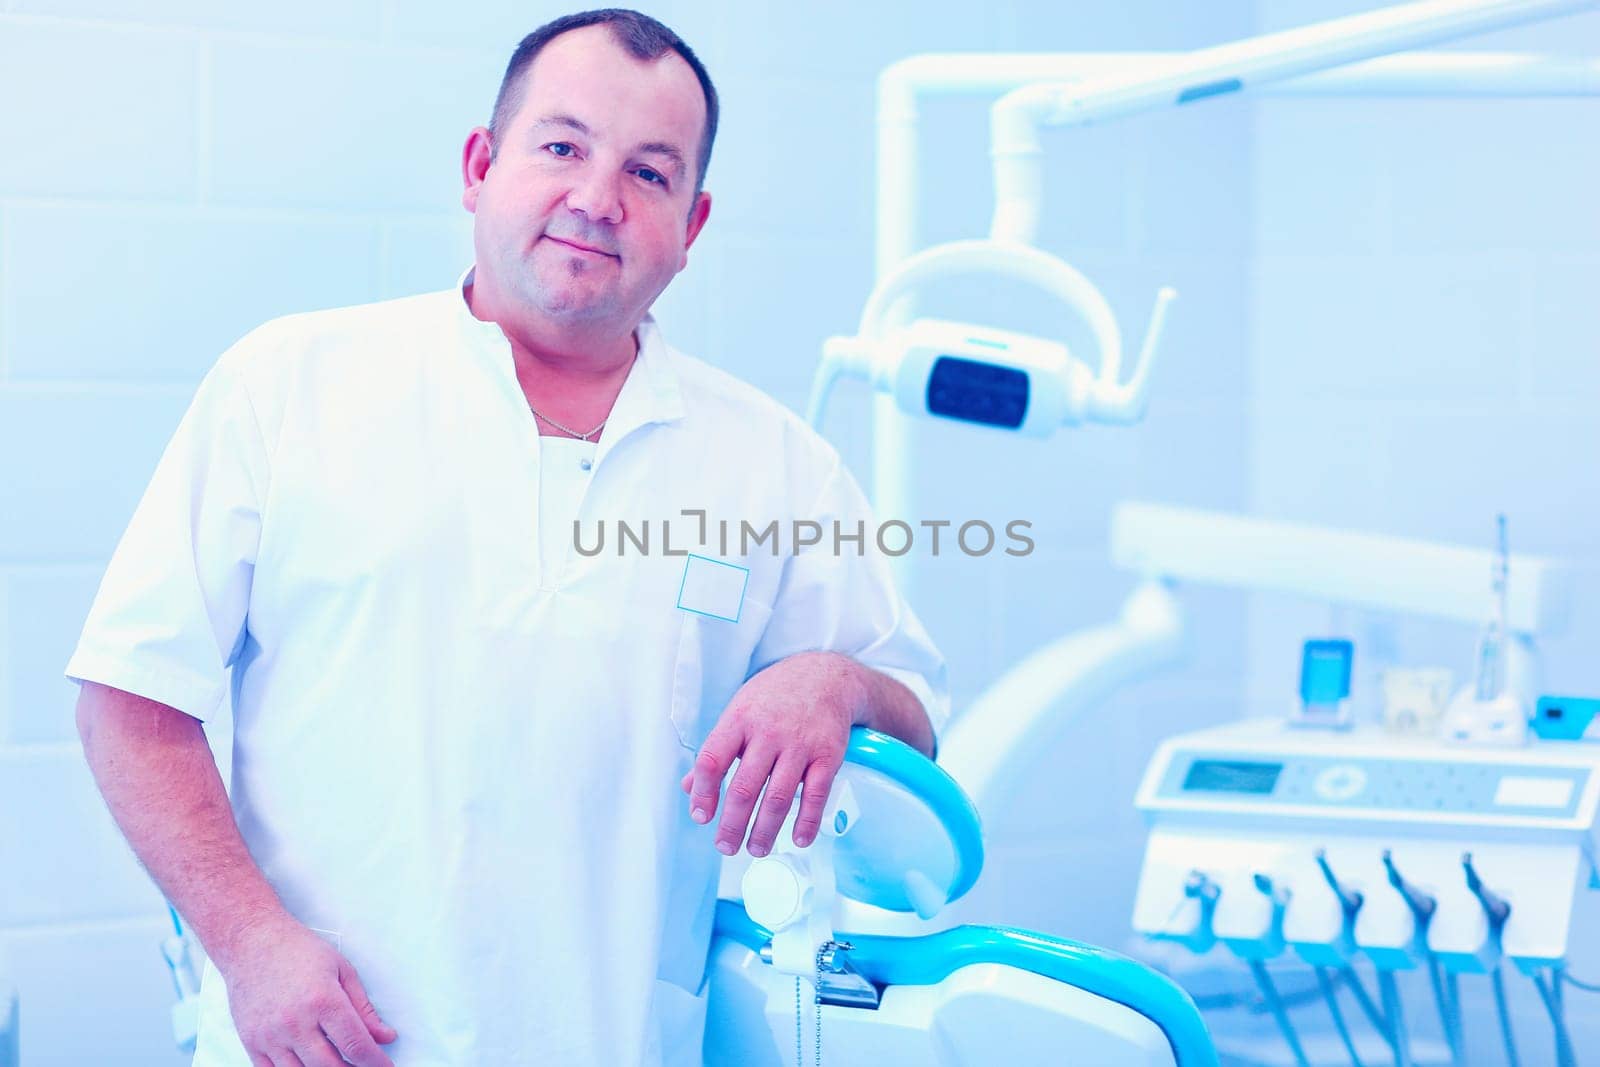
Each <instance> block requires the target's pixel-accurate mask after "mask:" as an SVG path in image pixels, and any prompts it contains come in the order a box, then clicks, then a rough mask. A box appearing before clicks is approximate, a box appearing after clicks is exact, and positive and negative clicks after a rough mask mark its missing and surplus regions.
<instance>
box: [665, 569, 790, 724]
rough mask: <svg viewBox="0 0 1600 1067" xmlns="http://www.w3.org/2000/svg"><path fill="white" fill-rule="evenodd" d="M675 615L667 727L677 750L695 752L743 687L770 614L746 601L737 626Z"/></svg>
mask: <svg viewBox="0 0 1600 1067" xmlns="http://www.w3.org/2000/svg"><path fill="white" fill-rule="evenodd" d="M678 610H679V611H681V612H682V614H683V616H684V618H683V625H682V628H681V631H680V633H679V638H678V662H677V669H676V671H675V673H674V675H673V682H672V726H673V729H675V730H676V731H677V734H678V743H679V744H681V745H682V746H683V747H684V748H686V749H689V750H690V751H698V750H699V748H700V746H701V745H702V744H703V743H704V742H705V739H706V736H707V735H708V734H710V733H711V730H712V727H714V726H716V724H717V720H718V718H720V717H721V715H722V711H723V709H724V708H726V707H727V706H728V701H730V700H732V699H733V694H734V693H736V692H738V691H739V687H740V686H741V685H743V684H744V681H745V676H746V674H747V673H748V671H749V669H750V659H751V656H752V655H753V654H754V653H755V650H756V645H757V644H759V643H760V641H761V635H762V634H763V633H765V632H766V629H767V622H768V620H769V619H771V618H772V609H771V608H769V607H767V606H766V605H765V604H762V603H761V602H759V601H757V600H755V599H754V598H752V597H748V596H747V597H745V599H744V604H743V606H742V609H741V610H740V611H739V616H738V620H737V621H733V620H730V619H724V618H718V617H716V616H714V615H701V614H696V613H694V612H690V611H682V609H678Z"/></svg>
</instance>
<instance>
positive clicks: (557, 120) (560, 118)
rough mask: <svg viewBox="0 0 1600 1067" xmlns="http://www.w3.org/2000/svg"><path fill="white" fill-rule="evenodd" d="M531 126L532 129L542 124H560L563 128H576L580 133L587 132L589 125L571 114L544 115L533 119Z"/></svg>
mask: <svg viewBox="0 0 1600 1067" xmlns="http://www.w3.org/2000/svg"><path fill="white" fill-rule="evenodd" d="M532 126H533V128H534V129H539V128H540V127H543V126H561V127H564V128H565V129H569V130H577V131H578V132H579V133H582V134H587V133H588V132H589V127H587V126H585V125H584V124H583V123H582V122H581V121H579V120H578V119H575V118H573V117H572V116H571V115H546V116H545V117H544V118H541V119H534V120H533V123H532Z"/></svg>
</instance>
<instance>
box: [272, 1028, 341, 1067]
mask: <svg viewBox="0 0 1600 1067" xmlns="http://www.w3.org/2000/svg"><path fill="white" fill-rule="evenodd" d="M292 1055H294V1056H298V1057H299V1059H295V1060H290V1061H289V1063H288V1064H285V1067H292V1065H293V1064H305V1067H344V1060H342V1059H340V1058H339V1054H338V1053H337V1052H335V1051H334V1050H333V1046H332V1045H330V1044H328V1039H327V1038H326V1037H324V1036H323V1035H322V1031H321V1030H318V1031H317V1032H316V1034H315V1035H307V1036H306V1037H304V1038H302V1039H301V1040H299V1041H296V1042H295V1046H294V1052H293V1053H292Z"/></svg>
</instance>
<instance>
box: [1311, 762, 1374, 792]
mask: <svg viewBox="0 0 1600 1067" xmlns="http://www.w3.org/2000/svg"><path fill="white" fill-rule="evenodd" d="M1366 787H1367V772H1366V771H1364V770H1362V769H1361V768H1360V767H1356V766H1354V765H1352V764H1349V763H1341V764H1338V765H1337V766H1333V767H1329V768H1328V769H1327V770H1325V771H1323V772H1322V773H1321V774H1319V775H1317V780H1316V782H1315V783H1313V785H1312V788H1313V789H1315V790H1316V791H1317V796H1319V797H1321V798H1322V799H1323V800H1349V799H1351V798H1352V797H1355V796H1358V795H1359V794H1360V793H1361V791H1362V790H1363V789H1365V788H1366Z"/></svg>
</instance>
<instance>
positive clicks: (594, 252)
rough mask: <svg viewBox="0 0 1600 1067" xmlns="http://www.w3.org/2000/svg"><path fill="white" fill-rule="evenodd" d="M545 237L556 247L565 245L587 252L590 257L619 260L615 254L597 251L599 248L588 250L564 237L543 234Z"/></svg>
mask: <svg viewBox="0 0 1600 1067" xmlns="http://www.w3.org/2000/svg"><path fill="white" fill-rule="evenodd" d="M545 236H546V237H547V238H549V239H550V240H552V241H554V242H555V243H556V244H558V245H566V246H567V247H568V248H571V249H574V250H576V251H579V252H587V253H589V254H590V255H591V256H610V257H611V258H612V259H617V258H619V257H618V256H617V254H616V253H615V252H607V251H605V250H603V249H599V248H590V247H589V246H588V245H586V244H579V243H578V242H577V241H570V240H567V239H566V238H564V237H554V236H552V235H550V234H548V233H547V234H545Z"/></svg>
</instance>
